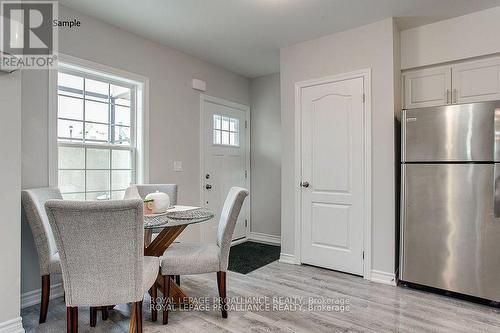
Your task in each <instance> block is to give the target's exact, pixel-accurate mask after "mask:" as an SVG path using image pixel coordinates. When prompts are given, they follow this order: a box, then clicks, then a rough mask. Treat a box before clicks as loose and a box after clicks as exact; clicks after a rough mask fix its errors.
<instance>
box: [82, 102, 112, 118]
mask: <svg viewBox="0 0 500 333" xmlns="http://www.w3.org/2000/svg"><path fill="white" fill-rule="evenodd" d="M108 108H109V105H108V104H106V103H99V102H93V101H85V120H86V121H97V122H99V123H108V122H109V111H108Z"/></svg>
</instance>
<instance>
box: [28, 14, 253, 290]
mask: <svg viewBox="0 0 500 333" xmlns="http://www.w3.org/2000/svg"><path fill="white" fill-rule="evenodd" d="M60 17H61V18H63V19H74V18H77V19H78V20H80V21H81V22H82V25H81V27H79V28H73V29H65V28H61V29H60V31H59V38H60V41H59V49H60V52H61V53H64V54H68V55H71V56H75V57H78V58H82V59H86V60H90V61H93V62H97V63H100V64H104V65H107V66H111V67H115V68H118V69H123V70H126V71H129V72H132V73H137V74H140V75H142V76H146V77H148V78H149V79H150V92H149V95H150V137H149V142H150V164H149V165H150V170H149V174H150V181H151V182H158V183H166V182H173V183H177V184H178V185H179V201H180V202H182V203H184V204H195V205H196V204H199V203H200V197H199V196H200V191H199V188H200V187H199V186H200V180H199V149H200V147H199V113H200V111H199V110H200V109H199V103H200V99H199V93H198V92H196V91H194V90H193V89H191V80H192V79H193V78H199V79H202V80H205V81H206V82H207V88H208V90H207V92H206V93H207V94H209V95H213V96H216V97H220V98H224V99H228V100H231V101H235V102H238V103H241V104H246V105H249V104H250V97H249V80H248V79H247V78H244V77H242V76H240V75H236V74H233V73H231V72H229V71H227V70H225V69H223V68H220V67H217V66H215V65H211V64H209V63H206V62H204V61H201V60H198V59H196V58H194V57H191V56H189V55H186V54H185V53H182V52H179V51H177V50H174V49H172V48H169V47H165V46H162V45H159V44H156V43H153V42H151V41H149V40H147V39H145V38H142V37H139V36H136V35H134V34H131V33H128V32H125V31H123V30H120V29H118V28H115V27H113V26H111V25H109V24H106V23H104V22H101V21H98V20H96V19H93V18H91V17H88V16H85V15H83V14H80V13H78V12H75V11H73V10H70V9H68V8H66V7H64V6H60ZM47 81H48V75H47V73H46V72H43V71H31V72H29V73H28V72H27V73H26V75H24V76H23V118H22V137H23V146H22V161H23V165H22V186H23V188H30V187H41V186H47V185H48V167H47V165H48V159H47V158H48V142H47V140H48V136H47V133H48V130H47V126H48V111H47V93H48V91H47ZM174 160H177V161H182V162H183V171H182V172H173V170H172V169H173V161H174ZM199 236H200V235H199V226H192V227H190V228H189V229H188V230H186V232H185V233H184V237H185V238H187V239H190V240H199ZM37 260H38V259H37V254H36V250H35V247H34V244H33V240H32V236H31V232H30V229H29V227H28V225H27V223H26V222H24V223H23V240H22V290H23V292H27V291H30V290H34V289H38V288H40V282H39V279H40V277H39V275H38V264H37ZM53 282H57V281H53Z"/></svg>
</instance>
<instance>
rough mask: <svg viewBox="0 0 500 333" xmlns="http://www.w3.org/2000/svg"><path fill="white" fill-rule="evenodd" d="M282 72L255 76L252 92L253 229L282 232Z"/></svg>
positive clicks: (275, 232)
mask: <svg viewBox="0 0 500 333" xmlns="http://www.w3.org/2000/svg"><path fill="white" fill-rule="evenodd" d="M280 95H281V94H280V75H279V73H278V74H272V75H266V76H262V77H258V78H255V79H253V80H252V81H251V83H250V96H251V109H252V110H251V126H250V127H251V142H252V145H251V171H252V175H251V189H252V202H251V205H252V206H251V217H252V220H251V229H250V231H251V232H253V233H261V234H266V235H273V236H280V235H281V222H280V221H281V106H280V105H281V101H280Z"/></svg>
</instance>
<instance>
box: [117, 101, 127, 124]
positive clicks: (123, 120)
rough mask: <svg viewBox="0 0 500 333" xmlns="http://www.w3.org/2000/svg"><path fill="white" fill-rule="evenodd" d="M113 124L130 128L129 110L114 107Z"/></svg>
mask: <svg viewBox="0 0 500 333" xmlns="http://www.w3.org/2000/svg"><path fill="white" fill-rule="evenodd" d="M114 124H116V125H126V126H130V108H128V107H123V106H117V105H116V106H115V121H114Z"/></svg>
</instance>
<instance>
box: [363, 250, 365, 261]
mask: <svg viewBox="0 0 500 333" xmlns="http://www.w3.org/2000/svg"><path fill="white" fill-rule="evenodd" d="M363 259H365V251H363Z"/></svg>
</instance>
